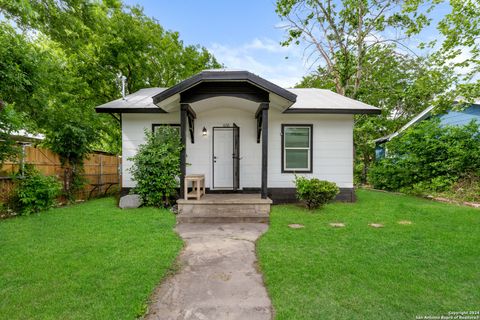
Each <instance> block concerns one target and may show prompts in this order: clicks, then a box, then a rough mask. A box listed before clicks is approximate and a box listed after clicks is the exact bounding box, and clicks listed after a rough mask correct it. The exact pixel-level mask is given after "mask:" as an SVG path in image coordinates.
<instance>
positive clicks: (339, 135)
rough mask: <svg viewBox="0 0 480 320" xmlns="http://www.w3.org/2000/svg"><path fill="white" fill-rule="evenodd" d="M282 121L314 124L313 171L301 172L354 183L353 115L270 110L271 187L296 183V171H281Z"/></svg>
mask: <svg viewBox="0 0 480 320" xmlns="http://www.w3.org/2000/svg"><path fill="white" fill-rule="evenodd" d="M282 124H312V125H313V139H312V142H313V147H312V152H313V166H312V169H313V172H312V173H302V174H299V175H304V176H307V177H317V178H319V179H322V180H328V181H332V182H335V183H336V184H337V185H338V186H339V187H341V188H352V187H353V116H352V115H328V114H284V113H280V112H278V111H276V110H272V109H271V110H270V114H269V139H268V147H269V148H268V158H269V161H268V187H269V188H282V187H283V188H286V187H294V186H295V185H294V183H293V180H294V174H292V173H282V159H281V157H282V150H281V148H282V138H281V132H282Z"/></svg>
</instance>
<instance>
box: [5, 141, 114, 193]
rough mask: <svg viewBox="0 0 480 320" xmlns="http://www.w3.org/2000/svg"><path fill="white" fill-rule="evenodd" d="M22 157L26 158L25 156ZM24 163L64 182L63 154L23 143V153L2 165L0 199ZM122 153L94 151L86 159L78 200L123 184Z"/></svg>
mask: <svg viewBox="0 0 480 320" xmlns="http://www.w3.org/2000/svg"><path fill="white" fill-rule="evenodd" d="M22 158H23V159H22ZM25 164H30V165H32V166H33V167H35V168H36V169H37V170H38V171H40V172H41V173H42V174H44V175H47V176H56V177H57V178H58V180H59V181H60V182H61V183H62V184H65V169H64V168H62V166H61V164H60V157H59V156H58V155H57V154H55V153H53V152H52V151H50V150H48V149H43V148H37V147H33V146H23V156H22V157H21V158H20V159H19V160H18V161H17V162H6V163H4V165H3V166H2V167H1V168H0V202H6V201H7V200H8V199H9V197H10V196H11V194H12V192H13V189H14V187H15V185H14V182H13V180H12V178H11V175H12V174H13V173H17V172H19V171H21V170H22V167H23V166H24V165H25ZM120 164H121V159H120V157H119V156H116V155H112V154H109V153H105V152H94V153H91V154H90V155H88V157H87V158H86V159H85V161H84V174H83V176H84V178H85V180H86V184H85V186H84V188H83V189H82V190H80V191H79V192H78V193H77V194H76V198H77V199H84V200H85V199H88V198H89V197H95V196H98V195H102V194H104V193H106V192H107V191H110V190H118V188H119V187H120V181H121V179H120V172H121V171H120Z"/></svg>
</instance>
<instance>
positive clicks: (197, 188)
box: [183, 174, 205, 200]
mask: <svg viewBox="0 0 480 320" xmlns="http://www.w3.org/2000/svg"><path fill="white" fill-rule="evenodd" d="M189 181H191V182H192V191H191V192H188V182H189ZM183 190H184V195H185V200H188V198H195V200H200V198H201V197H202V196H203V195H204V194H205V175H204V174H189V175H186V176H185V182H184V189H183Z"/></svg>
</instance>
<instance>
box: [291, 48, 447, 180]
mask: <svg viewBox="0 0 480 320" xmlns="http://www.w3.org/2000/svg"><path fill="white" fill-rule="evenodd" d="M363 70H364V71H363V79H364V80H363V81H362V83H361V86H360V87H359V89H358V93H357V99H359V100H360V101H363V102H365V103H368V104H371V105H374V106H378V107H379V108H381V109H382V114H381V115H378V116H375V117H372V116H368V115H357V116H355V129H354V143H355V164H356V165H355V168H356V171H355V173H356V179H357V182H361V183H366V178H367V172H368V168H369V167H370V165H371V163H372V161H373V160H374V143H373V139H375V138H378V137H381V136H384V135H387V134H390V133H392V132H395V131H397V130H398V129H399V128H401V127H402V126H403V125H404V124H405V123H406V122H408V121H409V120H410V119H411V118H412V117H413V116H415V115H416V114H418V113H419V112H421V111H422V110H424V109H425V108H426V107H428V106H429V105H430V103H431V100H432V99H433V98H434V97H435V96H436V95H438V94H440V93H442V92H444V91H445V90H446V89H447V88H448V86H449V84H450V83H451V81H452V80H451V77H452V72H448V69H445V68H437V67H435V66H433V65H431V63H430V61H429V60H428V59H427V58H420V57H411V56H409V55H405V54H399V53H398V52H396V50H395V47H394V46H393V45H385V44H383V45H377V46H375V47H372V48H370V49H369V50H368V51H367V52H366V55H365V59H364V63H363ZM298 86H300V87H302V86H303V87H317V88H325V89H330V90H335V84H334V77H333V75H331V74H330V73H329V72H328V70H326V69H325V68H319V70H318V71H317V72H316V73H314V74H311V75H308V76H307V77H305V78H304V79H303V80H302V82H301V83H300V84H299V85H298Z"/></svg>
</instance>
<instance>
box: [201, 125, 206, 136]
mask: <svg viewBox="0 0 480 320" xmlns="http://www.w3.org/2000/svg"><path fill="white" fill-rule="evenodd" d="M202 135H203V136H206V135H207V128H205V127H203V130H202Z"/></svg>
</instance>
